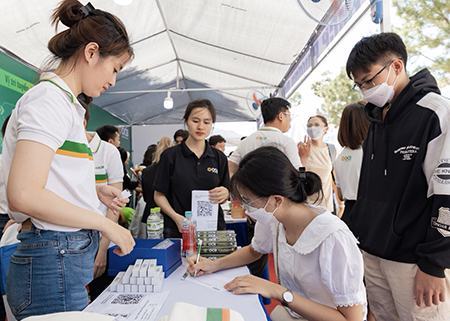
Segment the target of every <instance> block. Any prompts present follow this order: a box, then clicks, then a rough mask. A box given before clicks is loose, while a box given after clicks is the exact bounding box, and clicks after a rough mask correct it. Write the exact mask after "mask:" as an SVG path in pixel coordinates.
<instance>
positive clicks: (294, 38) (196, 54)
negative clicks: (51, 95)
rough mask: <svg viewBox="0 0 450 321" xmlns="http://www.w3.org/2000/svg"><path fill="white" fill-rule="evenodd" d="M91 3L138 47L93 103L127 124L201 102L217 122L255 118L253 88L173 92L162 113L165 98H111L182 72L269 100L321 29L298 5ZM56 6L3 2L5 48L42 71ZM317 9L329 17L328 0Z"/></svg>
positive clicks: (234, 0) (179, 112)
mask: <svg viewBox="0 0 450 321" xmlns="http://www.w3.org/2000/svg"><path fill="white" fill-rule="evenodd" d="M302 1H306V0H302ZM86 2H87V1H82V3H84V4H85V3H86ZM309 2H311V1H309ZM91 3H92V4H93V5H94V7H96V8H99V9H102V10H107V11H109V12H111V13H113V14H116V15H117V16H118V17H120V19H122V21H123V22H124V23H125V25H126V27H127V30H128V31H129V34H130V37H131V40H132V42H133V48H134V50H135V59H134V60H133V61H131V62H130V63H129V64H128V65H127V67H126V68H125V69H124V71H123V72H122V73H121V74H119V77H118V80H117V83H116V86H115V87H114V88H112V89H111V90H110V92H107V93H106V94H104V95H103V96H101V97H99V98H96V99H95V100H94V102H95V103H96V104H97V105H99V106H100V107H101V108H103V109H105V110H106V111H108V112H110V113H111V114H113V115H115V116H117V117H119V118H120V119H122V120H124V121H125V122H127V123H129V124H152V123H158V124H161V123H180V122H181V119H182V116H183V111H184V107H185V106H186V104H187V103H188V102H189V101H190V100H192V99H199V98H208V99H211V101H212V102H213V103H214V105H215V106H216V108H217V114H218V121H240V120H243V121H245V120H255V119H256V118H257V117H258V115H257V113H256V112H255V111H254V110H253V109H252V108H251V107H250V105H251V102H250V101H249V97H250V96H251V94H252V92H254V91H255V90H254V89H245V90H233V91H229V90H228V91H223V90H217V91H204V92H174V93H172V97H173V100H174V109H173V110H169V111H167V110H165V109H164V108H163V100H164V98H165V96H166V93H134V94H131V93H129V94H112V93H111V92H114V91H126V90H146V89H169V88H174V87H175V85H176V75H177V68H179V71H180V79H181V81H180V87H181V88H203V87H207V88H230V87H233V88H234V87H256V86H264V87H266V89H264V90H263V92H264V93H265V94H269V92H271V91H273V90H269V89H267V86H277V85H278V84H279V83H280V81H281V79H282V78H283V77H284V75H285V74H286V72H287V70H288V69H289V67H290V65H291V64H292V63H293V61H294V60H295V58H296V57H297V56H298V54H299V53H300V52H301V50H302V49H303V48H304V47H305V45H306V43H307V42H308V40H309V38H310V36H311V34H312V32H313V31H314V30H315V28H316V27H317V23H315V22H313V21H312V20H311V19H309V18H308V17H307V16H306V15H305V13H304V12H303V11H302V10H301V8H300V7H299V5H298V3H297V1H296V0H276V1H275V0H246V1H238V0H190V1H185V0H183V1H182V0H134V1H133V2H132V3H131V4H130V5H128V6H125V7H124V6H120V5H117V4H115V3H114V2H113V1H111V0H91ZM57 4H58V1H56V0H46V1H42V0H15V1H4V2H3V3H2V9H3V12H4V13H6V14H5V15H4V16H3V17H2V20H1V21H0V25H1V26H2V28H1V29H0V37H1V45H2V46H3V47H5V48H6V49H8V50H10V51H11V52H13V53H14V54H16V55H17V56H19V57H21V58H22V59H24V60H25V61H27V62H29V63H30V64H32V65H34V66H37V67H43V64H42V62H43V61H44V60H45V59H46V58H48V56H49V52H48V50H47V42H48V40H49V39H50V38H51V36H52V35H53V34H54V30H53V29H52V27H51V26H50V23H49V17H50V15H51V12H52V9H53V8H55V7H56V6H57ZM313 5H314V6H316V7H315V8H316V9H320V10H322V11H323V12H325V11H326V9H327V8H326V6H328V5H329V2H323V3H322V2H319V3H316V4H313ZM321 6H322V7H321ZM60 28H61V27H60Z"/></svg>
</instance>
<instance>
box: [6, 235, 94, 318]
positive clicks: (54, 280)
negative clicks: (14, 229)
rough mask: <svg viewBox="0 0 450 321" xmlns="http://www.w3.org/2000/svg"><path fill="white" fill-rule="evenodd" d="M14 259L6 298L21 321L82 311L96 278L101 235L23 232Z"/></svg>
mask: <svg viewBox="0 0 450 321" xmlns="http://www.w3.org/2000/svg"><path fill="white" fill-rule="evenodd" d="M18 239H19V240H20V241H21V243H20V244H19V245H18V247H17V250H16V251H15V252H14V254H13V255H12V256H11V262H10V266H9V271H8V277H7V281H6V295H7V298H8V303H9V305H10V307H11V310H12V312H13V314H14V316H15V317H16V318H17V320H21V319H23V318H26V317H29V316H33V315H41V314H46V313H54V312H63V311H81V310H82V309H84V308H85V307H86V305H87V304H88V294H87V291H86V285H87V284H88V283H89V282H90V281H91V280H92V278H93V271H94V257H95V254H96V253H97V249H98V241H99V235H98V232H97V231H91V230H81V231H78V232H56V231H46V230H40V229H37V228H35V227H33V228H32V229H31V231H25V232H20V233H19V235H18Z"/></svg>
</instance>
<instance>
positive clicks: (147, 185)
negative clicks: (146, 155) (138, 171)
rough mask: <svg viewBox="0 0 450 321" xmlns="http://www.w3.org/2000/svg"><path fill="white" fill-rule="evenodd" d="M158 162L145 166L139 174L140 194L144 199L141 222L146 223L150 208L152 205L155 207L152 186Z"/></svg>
mask: <svg viewBox="0 0 450 321" xmlns="http://www.w3.org/2000/svg"><path fill="white" fill-rule="evenodd" d="M158 164H159V163H153V164H151V165H150V166H147V167H146V168H145V169H144V170H143V171H142V176H141V185H142V196H143V197H144V201H145V209H144V214H143V215H142V222H143V223H146V222H147V218H148V216H149V215H150V209H151V208H153V207H157V205H156V203H155V200H154V199H153V195H154V192H155V190H154V188H153V184H154V182H155V176H156V171H157V169H158Z"/></svg>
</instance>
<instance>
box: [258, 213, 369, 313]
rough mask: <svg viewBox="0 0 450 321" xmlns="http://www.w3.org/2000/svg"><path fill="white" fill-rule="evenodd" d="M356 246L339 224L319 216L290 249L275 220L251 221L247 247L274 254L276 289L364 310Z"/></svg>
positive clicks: (332, 218) (361, 268)
mask: <svg viewBox="0 0 450 321" xmlns="http://www.w3.org/2000/svg"><path fill="white" fill-rule="evenodd" d="M315 210H316V211H318V210H319V209H318V208H316V209H315ZM277 228H278V233H277ZM277 234H278V245H277V240H276V238H277ZM268 235H272V238H270V237H267V236H268ZM357 243H358V241H357V240H356V238H355V237H354V236H353V234H352V233H351V232H350V230H349V229H348V227H347V225H346V224H345V223H344V222H342V221H341V220H340V219H339V218H338V217H337V216H335V215H333V214H331V213H330V212H323V213H321V214H319V215H317V216H316V217H315V218H314V219H313V220H312V221H311V222H310V223H309V225H308V226H307V227H306V228H305V230H304V231H303V233H302V234H301V235H300V237H299V238H298V240H297V241H296V242H295V244H294V245H293V246H291V245H289V244H288V243H287V242H286V235H285V232H284V227H283V225H282V224H281V223H278V221H276V219H275V218H274V219H273V221H272V223H271V224H269V225H265V226H264V225H263V223H260V222H256V226H255V235H254V237H253V239H252V243H251V246H252V247H253V249H255V250H256V251H257V252H259V253H272V252H274V254H275V264H276V265H278V276H279V279H280V284H281V285H282V286H284V287H286V288H288V289H289V290H291V291H293V292H296V293H298V294H300V295H301V296H303V297H305V298H307V299H310V300H312V301H315V302H317V303H320V304H324V305H327V306H329V307H332V308H337V307H349V306H353V305H358V304H361V305H364V309H365V310H366V305H367V302H366V289H365V287H364V284H363V275H364V265H363V259H362V255H361V252H360V251H359V249H358V246H357ZM277 249H278V253H276V252H277ZM277 261H278V264H277ZM291 312H292V313H293V315H295V313H294V312H293V311H291Z"/></svg>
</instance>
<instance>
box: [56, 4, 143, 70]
mask: <svg viewBox="0 0 450 321" xmlns="http://www.w3.org/2000/svg"><path fill="white" fill-rule="evenodd" d="M51 21H52V25H54V26H55V30H56V29H57V27H58V24H59V22H61V23H62V24H63V25H65V26H67V27H69V28H68V29H66V30H64V31H62V32H60V33H58V34H56V35H55V36H53V38H51V39H50V41H49V43H48V49H49V50H50V52H51V53H52V54H53V56H54V60H56V59H61V60H62V61H63V62H64V61H67V60H69V59H70V58H72V57H74V56H75V55H77V54H78V53H79V51H80V49H82V48H84V47H85V46H86V45H87V44H88V43H90V42H95V43H97V44H98V46H99V53H100V56H102V57H106V56H120V55H122V54H125V53H128V55H129V56H130V58H132V57H133V55H134V54H133V49H132V48H131V45H130V40H129V38H128V33H127V31H126V29H125V26H124V24H123V23H122V22H121V21H120V20H119V18H117V17H116V16H114V15H112V14H110V13H108V12H106V11H102V10H99V9H95V8H94V7H93V6H92V5H91V4H90V3H88V4H87V5H85V6H83V5H82V4H81V3H80V2H78V1H77V0H63V1H61V2H60V4H59V6H58V7H57V8H56V9H55V10H54V12H53V14H52V17H51Z"/></svg>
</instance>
